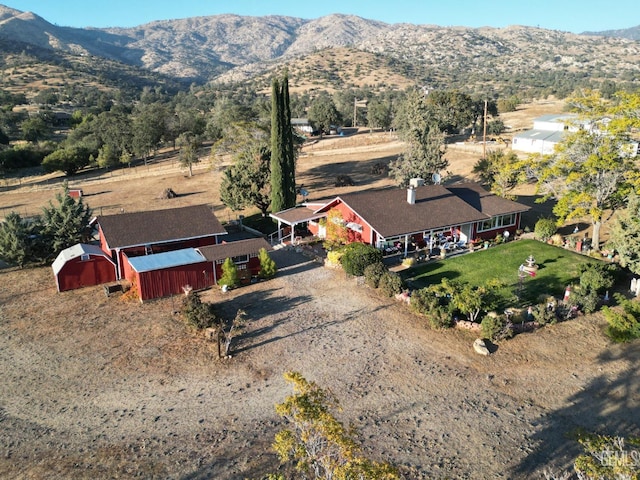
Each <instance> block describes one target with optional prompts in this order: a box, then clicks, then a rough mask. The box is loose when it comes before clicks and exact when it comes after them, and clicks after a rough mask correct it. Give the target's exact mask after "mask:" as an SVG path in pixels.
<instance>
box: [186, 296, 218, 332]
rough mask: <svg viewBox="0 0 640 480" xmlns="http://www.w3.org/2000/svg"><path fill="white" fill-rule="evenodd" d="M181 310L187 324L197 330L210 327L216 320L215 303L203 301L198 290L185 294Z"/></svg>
mask: <svg viewBox="0 0 640 480" xmlns="http://www.w3.org/2000/svg"><path fill="white" fill-rule="evenodd" d="M181 312H182V316H183V317H184V319H185V321H186V322H187V324H188V325H190V326H192V327H193V328H195V329H197V330H204V329H205V328H209V327H211V326H212V325H213V324H214V323H215V322H216V316H215V313H214V311H213V305H211V304H210V303H202V300H201V299H200V295H198V294H197V293H196V292H189V294H188V295H187V296H185V298H184V300H183V301H182V310H181Z"/></svg>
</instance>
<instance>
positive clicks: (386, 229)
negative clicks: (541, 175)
mask: <svg viewBox="0 0 640 480" xmlns="http://www.w3.org/2000/svg"><path fill="white" fill-rule="evenodd" d="M415 193H416V201H415V204H409V203H408V202H407V191H406V189H400V188H388V189H383V190H369V191H363V192H354V193H349V194H346V195H341V196H340V197H338V199H340V200H342V201H343V202H344V203H345V204H347V205H348V206H349V207H350V208H351V209H352V210H353V211H354V212H356V213H357V214H358V215H359V216H360V217H361V218H362V219H363V220H364V221H366V222H367V223H369V225H371V227H372V228H373V229H374V230H376V231H377V232H378V233H379V234H380V235H382V236H383V237H393V236H396V235H404V234H411V233H416V232H421V231H424V230H431V229H434V230H435V229H439V228H443V227H449V226H454V225H461V224H465V223H470V222H478V221H482V220H486V219H487V218H490V217H491V216H495V215H501V214H508V213H513V212H521V211H525V210H528V207H527V206H525V205H522V204H519V203H516V202H512V201H510V200H506V199H503V198H500V197H496V196H495V195H493V194H491V193H489V192H487V191H486V190H484V189H483V188H482V187H481V186H480V185H478V184H474V183H465V184H458V185H452V186H447V187H445V186H444V185H426V186H422V187H418V188H416V190H415ZM332 203H333V202H332ZM330 205H331V204H329V205H327V206H330ZM327 206H325V208H323V210H324V209H326V207H327Z"/></svg>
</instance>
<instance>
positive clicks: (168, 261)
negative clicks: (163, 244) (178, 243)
mask: <svg viewBox="0 0 640 480" xmlns="http://www.w3.org/2000/svg"><path fill="white" fill-rule="evenodd" d="M205 260H206V259H205V258H204V256H203V255H202V254H201V253H200V252H199V251H197V250H196V249H195V248H185V249H182V250H174V251H171V252H163V253H155V254H153V255H143V256H140V257H129V264H130V265H131V268H133V269H134V270H135V271H136V272H138V273H142V272H150V271H153V270H162V269H164V268H172V267H179V266H180V265H189V264H191V263H199V262H204V261H205Z"/></svg>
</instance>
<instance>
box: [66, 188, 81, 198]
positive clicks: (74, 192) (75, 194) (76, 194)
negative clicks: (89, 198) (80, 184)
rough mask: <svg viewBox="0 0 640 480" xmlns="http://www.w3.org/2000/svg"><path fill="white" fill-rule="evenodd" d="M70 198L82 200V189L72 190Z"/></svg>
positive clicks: (70, 190)
mask: <svg viewBox="0 0 640 480" xmlns="http://www.w3.org/2000/svg"><path fill="white" fill-rule="evenodd" d="M69 196H70V197H71V198H82V189H81V188H70V189H69Z"/></svg>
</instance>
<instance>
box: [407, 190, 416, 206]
mask: <svg viewBox="0 0 640 480" xmlns="http://www.w3.org/2000/svg"><path fill="white" fill-rule="evenodd" d="M407 203H409V204H410V205H415V203H416V189H415V188H413V187H409V188H407Z"/></svg>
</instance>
